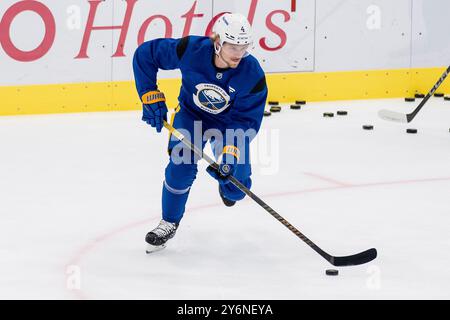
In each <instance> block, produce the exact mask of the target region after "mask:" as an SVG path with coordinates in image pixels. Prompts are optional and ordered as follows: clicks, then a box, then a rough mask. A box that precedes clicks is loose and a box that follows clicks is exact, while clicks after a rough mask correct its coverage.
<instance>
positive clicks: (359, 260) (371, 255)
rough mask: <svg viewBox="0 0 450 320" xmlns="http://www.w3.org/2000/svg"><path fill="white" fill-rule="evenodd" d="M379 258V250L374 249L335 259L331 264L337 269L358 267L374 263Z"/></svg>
mask: <svg viewBox="0 0 450 320" xmlns="http://www.w3.org/2000/svg"><path fill="white" fill-rule="evenodd" d="M376 257H377V249H375V248H372V249H369V250H366V251H363V252H360V253H357V254H354V255H352V256H345V257H333V258H332V261H330V262H331V264H332V265H334V266H336V267H343V266H356V265H360V264H364V263H367V262H370V261H372V260H373V259H375V258H376Z"/></svg>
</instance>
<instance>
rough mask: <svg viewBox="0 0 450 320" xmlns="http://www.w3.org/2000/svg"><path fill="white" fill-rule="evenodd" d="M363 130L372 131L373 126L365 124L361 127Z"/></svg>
mask: <svg viewBox="0 0 450 320" xmlns="http://www.w3.org/2000/svg"><path fill="white" fill-rule="evenodd" d="M363 129H364V130H373V125H371V124H365V125H363Z"/></svg>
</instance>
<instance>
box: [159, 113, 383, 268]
mask: <svg viewBox="0 0 450 320" xmlns="http://www.w3.org/2000/svg"><path fill="white" fill-rule="evenodd" d="M164 127H165V128H166V129H167V130H169V131H170V133H171V134H173V135H174V136H175V137H176V138H177V139H178V140H180V141H181V142H182V143H183V144H184V145H185V146H187V147H188V148H189V149H190V150H192V151H193V152H194V153H195V154H196V155H198V156H199V157H201V158H203V159H204V160H206V162H208V164H210V165H211V166H212V167H213V168H214V169H216V170H218V169H219V165H218V164H217V163H216V162H215V161H214V160H213V159H211V158H210V157H209V156H208V155H207V154H204V153H203V151H202V150H200V149H199V148H197V147H196V146H195V145H194V144H193V143H192V142H191V141H189V140H188V139H186V137H185V136H184V135H183V134H181V133H180V132H179V131H178V130H177V129H175V128H174V127H172V126H171V125H170V124H169V123H167V122H166V121H164ZM228 179H229V180H230V182H231V183H233V184H234V185H235V186H236V187H237V188H239V189H240V190H241V191H242V192H244V193H245V194H246V195H247V196H249V197H250V198H252V199H253V200H254V201H255V202H256V203H257V204H259V205H260V206H261V207H263V208H264V210H266V211H267V212H268V213H270V214H271V215H272V216H273V217H274V218H275V219H277V220H278V221H280V222H281V223H282V224H283V225H284V226H285V227H286V228H288V229H289V230H290V231H291V232H292V233H294V234H295V235H296V236H297V237H299V238H300V239H301V240H302V241H304V242H305V243H306V244H307V245H309V246H310V247H311V248H312V249H313V250H314V251H316V252H317V253H318V254H320V255H321V256H322V257H323V258H325V260H327V261H328V262H329V263H331V264H332V265H334V266H353V265H359V264H363V263H367V262H369V261H372V260H373V259H375V258H376V257H377V250H376V249H374V248H372V249H369V250H366V251H363V252H360V253H357V254H354V255H350V256H343V257H335V256H332V255H330V254H328V253H326V252H325V251H323V250H322V249H321V248H319V247H318V246H317V245H316V244H315V243H314V242H312V241H311V240H310V239H308V238H307V237H306V236H305V235H304V234H303V233H301V232H300V231H299V230H298V229H297V228H295V227H294V226H293V225H292V224H290V223H289V222H288V221H287V220H286V219H284V218H283V217H282V216H280V215H279V214H278V213H277V212H276V211H275V210H273V209H272V208H271V207H269V205H268V204H266V203H265V202H264V201H262V200H261V199H260V198H259V197H258V196H257V195H255V194H254V193H253V192H251V191H250V190H249V189H248V188H247V187H245V186H244V185H243V184H242V183H240V182H239V180H237V179H236V178H235V177H234V176H228Z"/></svg>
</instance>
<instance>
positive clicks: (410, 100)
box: [405, 97, 416, 102]
mask: <svg viewBox="0 0 450 320" xmlns="http://www.w3.org/2000/svg"><path fill="white" fill-rule="evenodd" d="M405 101H406V102H414V101H416V98H413V97H406V98H405Z"/></svg>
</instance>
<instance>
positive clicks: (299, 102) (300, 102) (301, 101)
mask: <svg viewBox="0 0 450 320" xmlns="http://www.w3.org/2000/svg"><path fill="white" fill-rule="evenodd" d="M295 104H306V101H305V100H295Z"/></svg>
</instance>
